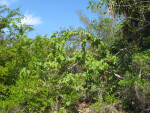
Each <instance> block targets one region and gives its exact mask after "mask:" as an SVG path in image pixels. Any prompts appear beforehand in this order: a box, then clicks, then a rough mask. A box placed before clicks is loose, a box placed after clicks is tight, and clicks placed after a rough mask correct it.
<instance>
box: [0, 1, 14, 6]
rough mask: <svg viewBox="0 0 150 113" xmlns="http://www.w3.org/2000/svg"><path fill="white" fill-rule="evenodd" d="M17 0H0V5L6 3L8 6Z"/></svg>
mask: <svg viewBox="0 0 150 113" xmlns="http://www.w3.org/2000/svg"><path fill="white" fill-rule="evenodd" d="M16 1H17V0H0V5H7V6H9V5H10V4H12V3H14V2H16Z"/></svg>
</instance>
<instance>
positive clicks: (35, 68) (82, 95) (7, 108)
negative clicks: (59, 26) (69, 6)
mask: <svg viewBox="0 0 150 113" xmlns="http://www.w3.org/2000/svg"><path fill="white" fill-rule="evenodd" d="M88 8H91V9H92V10H93V11H94V13H98V14H99V17H98V19H93V20H91V21H90V20H89V19H88V17H86V16H85V15H82V14H81V13H80V14H79V16H80V19H81V20H82V21H83V24H84V25H85V29H82V28H80V29H77V30H76V29H68V30H62V31H60V32H57V33H52V35H51V37H50V38H48V37H46V36H45V37H41V36H40V35H38V36H36V37H35V38H34V39H31V38H28V35H27V34H28V33H29V32H30V31H32V30H33V28H32V26H30V25H25V24H24V25H22V24H20V21H21V19H22V18H23V16H22V15H21V14H20V12H19V9H15V10H11V9H9V8H6V7H5V6H0V111H1V112H2V113H7V112H8V113H21V112H22V113H24V112H25V113H29V112H30V113H34V112H38V113H41V112H43V113H44V112H45V113H46V112H52V113H53V112H56V113H57V112H60V113H68V112H70V113H72V112H79V108H80V104H81V103H85V105H86V106H88V108H89V111H90V112H92V113H94V112H95V113H100V112H102V113H106V112H107V113H109V112H110V113H111V112H116V113H117V112H136V113H138V112H142V111H143V112H149V111H150V1H149V0H142V1H138V0H108V1H105V0H101V1H100V2H93V1H89V6H88ZM104 9H106V12H105V11H103V10H104ZM100 11H101V13H99V12H100ZM107 11H108V12H109V13H108V12H107Z"/></svg>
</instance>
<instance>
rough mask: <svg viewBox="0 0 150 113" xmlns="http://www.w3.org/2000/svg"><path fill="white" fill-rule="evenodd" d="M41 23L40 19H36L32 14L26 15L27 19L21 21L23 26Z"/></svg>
mask: <svg viewBox="0 0 150 113" xmlns="http://www.w3.org/2000/svg"><path fill="white" fill-rule="evenodd" d="M41 23H42V21H41V19H40V18H39V17H34V16H33V15H31V14H25V18H23V19H22V20H21V24H28V25H38V24H41Z"/></svg>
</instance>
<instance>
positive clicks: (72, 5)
mask: <svg viewBox="0 0 150 113" xmlns="http://www.w3.org/2000/svg"><path fill="white" fill-rule="evenodd" d="M0 5H7V6H8V7H9V8H11V9H14V8H18V7H20V6H21V9H20V10H21V12H22V14H24V15H25V16H26V19H24V20H22V22H23V23H27V24H33V25H34V28H35V31H34V32H31V33H30V34H29V37H31V38H34V37H35V36H36V35H37V34H41V35H42V36H44V35H45V34H48V36H49V35H50V34H51V33H52V32H55V31H60V28H69V26H73V27H75V28H77V27H79V26H83V25H82V23H81V21H80V19H79V17H78V16H77V15H76V11H77V10H82V11H83V13H84V14H86V15H87V16H88V17H90V18H93V17H94V14H92V13H91V11H90V10H87V9H86V7H87V6H88V0H0Z"/></svg>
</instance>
